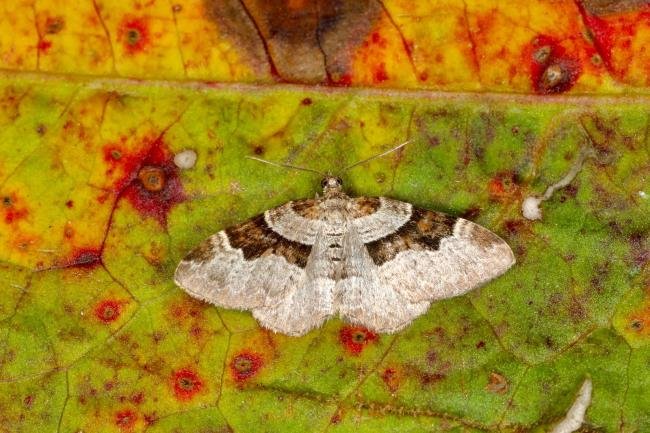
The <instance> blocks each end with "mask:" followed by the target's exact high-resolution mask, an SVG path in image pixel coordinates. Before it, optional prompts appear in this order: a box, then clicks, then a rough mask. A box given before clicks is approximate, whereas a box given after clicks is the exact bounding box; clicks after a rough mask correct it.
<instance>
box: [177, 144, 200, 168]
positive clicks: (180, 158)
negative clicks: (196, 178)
mask: <svg viewBox="0 0 650 433" xmlns="http://www.w3.org/2000/svg"><path fill="white" fill-rule="evenodd" d="M174 164H176V167H178V168H180V169H183V170H188V169H190V168H192V167H194V164H196V152H195V151H193V150H192V149H187V150H184V151H182V152H179V153H177V154H176V155H174Z"/></svg>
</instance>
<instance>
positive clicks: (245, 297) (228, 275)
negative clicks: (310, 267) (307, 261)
mask: <svg viewBox="0 0 650 433" xmlns="http://www.w3.org/2000/svg"><path fill="white" fill-rule="evenodd" d="M201 249H203V250H206V251H209V254H206V255H205V256H204V257H203V258H198V257H197V254H192V253H191V254H190V255H188V257H186V258H185V259H184V260H182V261H181V262H180V264H179V265H178V267H177V268H176V273H175V275H174V281H175V282H176V284H177V285H178V286H179V287H181V288H182V289H183V290H185V291H186V292H187V293H188V294H189V295H191V296H192V297H194V298H197V299H201V300H203V301H206V302H209V303H211V304H214V305H217V306H220V307H224V308H235V309H240V310H248V309H252V308H255V307H260V306H263V305H266V304H268V303H273V302H279V300H280V299H281V297H282V296H283V292H285V291H286V290H287V286H288V285H291V284H293V282H294V281H296V280H300V279H302V278H303V277H304V274H305V271H304V270H303V269H302V268H300V267H298V266H295V265H292V264H290V263H287V261H286V259H285V258H283V257H281V256H276V255H274V254H269V255H267V256H264V257H261V258H258V259H252V260H247V259H246V258H245V257H244V254H243V251H242V250H241V249H239V248H233V247H232V246H230V244H229V242H228V236H227V234H226V232H225V231H220V232H219V233H217V234H215V235H213V236H211V237H209V238H208V239H206V240H205V241H204V242H203V243H202V244H201V245H200V246H199V247H198V248H197V249H196V250H194V252H196V251H197V250H201ZM194 252H193V253H194Z"/></svg>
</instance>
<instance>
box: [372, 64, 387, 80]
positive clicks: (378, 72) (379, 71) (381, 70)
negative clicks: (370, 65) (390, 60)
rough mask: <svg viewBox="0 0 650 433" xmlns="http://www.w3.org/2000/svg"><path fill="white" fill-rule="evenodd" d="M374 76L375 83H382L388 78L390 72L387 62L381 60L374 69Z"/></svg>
mask: <svg viewBox="0 0 650 433" xmlns="http://www.w3.org/2000/svg"><path fill="white" fill-rule="evenodd" d="M372 78H373V80H374V81H375V83H381V82H383V81H386V80H388V73H387V72H386V64H385V63H384V62H381V63H380V64H379V65H377V66H376V67H375V69H374V71H373V74H372Z"/></svg>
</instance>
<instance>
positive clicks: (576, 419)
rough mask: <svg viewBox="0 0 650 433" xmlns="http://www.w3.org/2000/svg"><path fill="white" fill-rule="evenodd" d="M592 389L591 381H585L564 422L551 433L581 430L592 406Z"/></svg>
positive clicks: (571, 432)
mask: <svg viewBox="0 0 650 433" xmlns="http://www.w3.org/2000/svg"><path fill="white" fill-rule="evenodd" d="M591 388H592V386H591V379H589V378H587V379H585V381H584V382H583V383H582V386H581V387H580V391H578V395H577V397H576V399H575V401H574V402H573V405H572V406H571V407H570V408H569V411H568V412H567V413H566V416H565V417H564V418H563V419H562V421H560V422H559V423H557V424H556V425H555V427H554V428H553V430H551V433H573V432H574V431H576V430H578V429H579V428H580V426H581V425H582V423H583V422H584V420H585V413H586V412H587V409H588V408H589V405H590V404H591Z"/></svg>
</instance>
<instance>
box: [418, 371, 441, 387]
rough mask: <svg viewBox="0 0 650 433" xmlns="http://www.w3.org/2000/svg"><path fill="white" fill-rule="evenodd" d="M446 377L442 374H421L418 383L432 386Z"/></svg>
mask: <svg viewBox="0 0 650 433" xmlns="http://www.w3.org/2000/svg"><path fill="white" fill-rule="evenodd" d="M445 377H446V376H445V375H444V374H442V373H422V375H421V376H420V383H421V384H422V385H432V384H434V383H436V382H440V381H441V380H442V379H444V378H445Z"/></svg>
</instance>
